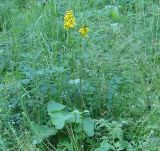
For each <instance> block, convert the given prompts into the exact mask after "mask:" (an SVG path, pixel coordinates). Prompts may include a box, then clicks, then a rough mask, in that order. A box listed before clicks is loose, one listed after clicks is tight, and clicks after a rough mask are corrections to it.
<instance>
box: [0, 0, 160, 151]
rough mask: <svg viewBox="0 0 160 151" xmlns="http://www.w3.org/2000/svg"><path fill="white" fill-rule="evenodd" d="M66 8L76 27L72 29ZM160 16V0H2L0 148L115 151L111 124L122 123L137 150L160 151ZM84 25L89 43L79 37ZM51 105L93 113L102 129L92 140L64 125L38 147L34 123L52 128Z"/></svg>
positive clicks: (0, 13) (0, 1)
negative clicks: (106, 148) (106, 149)
mask: <svg viewBox="0 0 160 151" xmlns="http://www.w3.org/2000/svg"><path fill="white" fill-rule="evenodd" d="M69 9H72V10H73V12H74V15H75V18H76V26H75V28H74V29H71V30H69V31H68V32H67V31H65V30H64V29H63V17H64V14H65V12H66V11H67V10H69ZM159 14H160V10H159V1H158V0H157V1H156V0H154V1H151V0H131V1H127V0H123V1H121V0H116V1H111V0H110V1H109V0H98V1H91V0H89V1H85V0H81V1H80V0H75V1H74V0H68V1H57V0H48V1H46V3H45V5H44V3H42V2H41V1H34V0H28V1H21V0H0V117H1V119H0V125H1V127H0V149H1V150H3V151H6V150H13V151H15V150H26V151H32V150H42V151H44V150H57V151H61V150H66V151H67V150H75V151H79V150H82V151H83V150H84V151H90V150H96V148H98V147H99V148H100V146H102V144H103V143H102V140H103V141H104V140H106V139H107V140H108V142H109V143H111V144H112V145H113V146H116V145H115V144H114V143H115V141H116V140H112V139H111V138H112V137H110V135H111V136H112V135H113V133H110V132H109V133H108V127H107V126H108V125H111V127H112V128H111V127H110V131H111V132H112V131H113V132H114V127H117V125H118V127H119V124H120V125H121V126H122V127H121V128H122V130H123V133H124V134H123V135H124V140H126V141H127V142H128V143H129V144H130V145H131V146H132V149H133V150H136V151H138V150H148V151H158V150H160V148H158V147H159V146H160V132H159V128H160V120H159V108H160V104H159V98H160V93H159V90H160V87H159V85H160V79H159V77H160V68H159V63H160V53H159V45H160V43H159V32H160V31H159V30H160V27H159V22H160V20H159ZM84 24H86V25H87V26H88V27H89V34H88V37H87V38H83V37H81V35H80V34H79V32H78V30H79V28H80V27H81V26H82V25H84ZM76 80H77V81H80V85H77V84H76ZM50 101H56V102H59V103H61V104H64V105H66V106H67V108H69V110H72V111H73V110H76V109H77V110H79V111H80V112H83V111H84V110H89V111H90V115H91V117H92V118H93V119H95V120H96V122H97V123H98V122H100V123H103V122H104V121H105V122H104V123H103V124H104V125H103V124H101V126H100V127H99V128H97V129H98V130H97V129H96V130H97V131H96V134H95V135H96V136H95V137H86V136H84V135H83V134H82V135H79V134H77V133H76V132H75V129H74V127H72V126H71V125H66V129H65V130H61V131H60V132H59V133H57V134H56V135H54V136H50V137H48V138H45V139H44V140H43V141H42V142H41V143H35V142H34V141H33V135H34V130H33V126H32V123H36V124H38V125H47V126H49V127H50V126H51V125H52V124H51V121H50V118H49V116H48V113H47V104H48V102H50ZM103 120H104V121H103ZM102 121H103V122H102ZM106 123H107V124H106ZM106 125H107V126H106ZM106 127H107V128H106ZM37 129H38V128H37ZM43 130H44V129H41V132H42V131H43ZM39 131H40V130H39ZM39 131H38V132H37V133H40V132H39ZM83 137H84V138H85V139H84V138H83ZM68 139H69V140H70V141H68ZM112 142H114V143H112ZM132 144H134V145H132ZM69 146H71V147H69ZM102 148H103V147H101V150H103V149H102ZM97 150H98V149H97ZM99 150H100V149H99ZM115 150H116V149H115ZM117 150H118V149H117ZM126 150H129V147H128V149H126Z"/></svg>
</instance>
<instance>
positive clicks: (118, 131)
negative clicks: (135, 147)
mask: <svg viewBox="0 0 160 151" xmlns="http://www.w3.org/2000/svg"><path fill="white" fill-rule="evenodd" d="M110 134H111V135H112V136H113V138H118V139H119V140H122V139H123V131H122V129H121V128H119V127H116V128H114V129H112V131H111V132H110Z"/></svg>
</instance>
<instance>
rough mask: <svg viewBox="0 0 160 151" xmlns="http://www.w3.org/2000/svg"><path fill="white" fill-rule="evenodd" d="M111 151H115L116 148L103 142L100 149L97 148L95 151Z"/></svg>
mask: <svg viewBox="0 0 160 151" xmlns="http://www.w3.org/2000/svg"><path fill="white" fill-rule="evenodd" d="M110 150H114V147H113V146H112V145H111V144H110V143H108V142H106V141H103V142H102V143H101V144H100V147H99V148H97V149H96V150H95V151H110Z"/></svg>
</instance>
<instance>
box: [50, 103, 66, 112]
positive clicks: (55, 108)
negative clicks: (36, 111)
mask: <svg viewBox="0 0 160 151" xmlns="http://www.w3.org/2000/svg"><path fill="white" fill-rule="evenodd" d="M64 108H65V106H64V105H63V104H60V103H58V102H55V101H52V102H49V103H48V106H47V111H48V113H50V112H57V111H61V110H63V109H64Z"/></svg>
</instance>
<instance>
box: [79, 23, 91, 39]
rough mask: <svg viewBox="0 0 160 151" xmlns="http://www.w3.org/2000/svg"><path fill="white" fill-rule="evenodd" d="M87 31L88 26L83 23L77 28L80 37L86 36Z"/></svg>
mask: <svg viewBox="0 0 160 151" xmlns="http://www.w3.org/2000/svg"><path fill="white" fill-rule="evenodd" d="M88 32H89V28H88V27H87V26H86V25H84V26H82V27H81V28H80V29H79V33H80V34H81V36H82V37H87V34H88Z"/></svg>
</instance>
